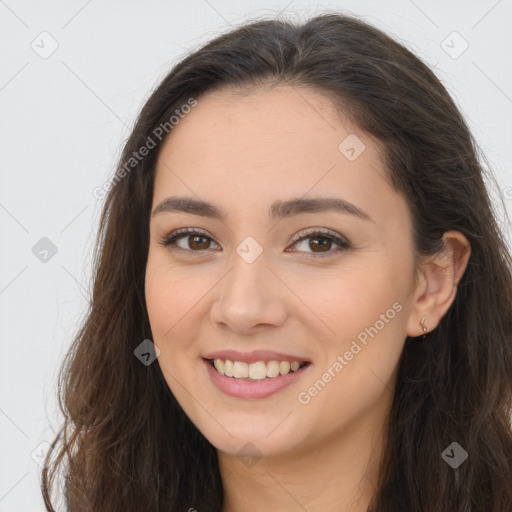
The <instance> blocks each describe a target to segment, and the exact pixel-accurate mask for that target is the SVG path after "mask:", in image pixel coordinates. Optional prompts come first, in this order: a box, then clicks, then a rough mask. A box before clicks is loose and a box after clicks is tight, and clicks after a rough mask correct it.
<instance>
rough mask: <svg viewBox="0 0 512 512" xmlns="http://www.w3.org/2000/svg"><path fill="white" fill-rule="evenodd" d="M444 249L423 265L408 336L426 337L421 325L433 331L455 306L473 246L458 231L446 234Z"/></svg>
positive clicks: (409, 321) (408, 326) (413, 301)
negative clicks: (459, 286) (454, 301)
mask: <svg viewBox="0 0 512 512" xmlns="http://www.w3.org/2000/svg"><path fill="white" fill-rule="evenodd" d="M443 246H444V248H443V250H442V252H441V253H439V254H436V255H435V256H433V257H432V258H430V259H428V261H426V262H424V263H422V264H421V268H420V271H419V276H418V282H417V284H416V287H415V292H414V293H415V294H414V298H413V300H412V309H411V314H410V316H409V319H408V322H407V329H406V333H407V336H410V337H415V336H421V335H423V334H425V332H424V331H423V328H422V325H420V322H421V321H422V319H425V320H424V324H423V325H425V327H426V328H427V332H430V331H432V330H434V329H435V328H436V327H437V326H438V324H439V322H440V321H441V319H442V318H443V316H444V314H445V313H446V312H447V311H448V309H449V308H450V306H451V305H452V302H453V300H454V299H455V295H456V294H457V284H458V283H459V281H460V279H461V278H462V275H463V274H464V271H465V270H466V266H467V263H468V260H469V257H470V255H471V244H470V243H469V241H468V239H467V238H466V237H465V236H464V235H463V234H462V233H460V232H459V231H447V232H445V233H444V235H443Z"/></svg>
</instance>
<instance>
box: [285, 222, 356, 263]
mask: <svg viewBox="0 0 512 512" xmlns="http://www.w3.org/2000/svg"><path fill="white" fill-rule="evenodd" d="M308 240H309V242H308ZM292 242H295V244H294V245H297V246H300V244H303V245H304V247H306V248H308V249H311V250H312V252H311V253H309V254H313V255H314V256H313V257H316V256H320V257H324V256H331V255H332V254H333V253H337V252H340V251H343V250H347V249H349V248H350V247H351V245H350V242H349V241H348V240H347V239H346V238H344V237H342V236H341V235H338V234H337V233H335V232H333V231H326V230H322V229H315V230H314V231H305V230H302V231H299V233H297V234H296V235H294V236H293V237H292ZM333 244H334V245H335V246H338V247H337V249H335V250H334V251H330V249H331V248H332V246H333ZM317 249H318V250H317ZM287 252H288V251H287ZM299 252H301V251H299ZM304 252H307V251H304ZM308 256H309V255H308Z"/></svg>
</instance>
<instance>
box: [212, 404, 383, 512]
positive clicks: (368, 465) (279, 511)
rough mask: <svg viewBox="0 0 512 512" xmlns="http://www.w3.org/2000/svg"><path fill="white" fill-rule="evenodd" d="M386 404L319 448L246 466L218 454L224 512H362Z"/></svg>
mask: <svg viewBox="0 0 512 512" xmlns="http://www.w3.org/2000/svg"><path fill="white" fill-rule="evenodd" d="M382 402H387V400H383V401H382ZM389 406H390V404H389V403H381V404H379V406H378V407H376V408H374V409H373V410H371V411H369V412H368V414H367V416H368V417H366V418H364V419H363V418H359V419H358V421H355V422H353V423H352V424H351V425H347V426H345V427H344V428H343V431H342V432H340V431H336V432H334V433H333V434H332V435H331V437H330V438H328V439H326V438H323V439H322V442H321V445H320V444H316V445H311V446H308V447H302V448H301V449H297V450H294V451H293V453H286V454H281V455H278V456H272V457H262V458H260V459H258V460H257V461H255V462H254V461H253V463H252V464H249V465H248V464H247V462H246V463H245V464H244V461H243V460H241V459H240V458H239V457H237V456H236V455H231V454H227V453H223V452H220V451H219V452H218V459H219V468H220V472H221V476H222V481H223V486H224V503H223V508H222V512H239V511H241V510H251V512H268V511H269V510H272V511H275V512H289V511H290V510H298V511H300V510H307V511H308V512H320V511H321V512H331V511H332V512H334V511H336V512H339V511H343V512H366V511H367V509H368V506H369V504H370V502H371V500H372V498H373V496H374V494H375V492H376V487H377V481H378V476H379V468H380V466H381V463H382V452H383V448H384V444H385V440H386V436H387V418H388V414H387V413H388V412H389ZM383 412H384V413H385V414H383Z"/></svg>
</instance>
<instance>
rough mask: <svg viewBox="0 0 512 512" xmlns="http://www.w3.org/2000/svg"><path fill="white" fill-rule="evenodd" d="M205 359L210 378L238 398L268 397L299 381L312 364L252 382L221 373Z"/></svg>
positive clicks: (230, 394) (218, 386) (224, 391)
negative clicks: (285, 373)
mask: <svg viewBox="0 0 512 512" xmlns="http://www.w3.org/2000/svg"><path fill="white" fill-rule="evenodd" d="M203 361H204V364H205V365H206V369H207V370H208V372H209V374H210V378H211V379H212V381H213V383H214V384H215V385H216V386H217V388H219V389H220V390H221V391H222V392H223V393H225V394H226V395H229V396H234V397H236V398H268V397H269V396H272V395H274V394H276V393H277V392H278V391H281V390H282V389H284V388H285V387H286V386H289V385H290V384H292V383H293V382H295V381H297V379H300V378H301V376H302V375H304V373H306V372H307V371H308V369H309V367H310V366H311V363H310V364H307V365H305V366H303V367H302V368H300V369H299V370H297V371H296V372H291V373H288V374H287V375H279V377H271V378H267V379H265V380H260V381H253V382H251V381H248V380H241V379H234V378H233V377H226V376H225V375H221V374H220V373H219V372H218V371H217V370H216V369H215V368H214V367H213V366H212V365H211V364H210V362H209V361H208V360H206V359H203Z"/></svg>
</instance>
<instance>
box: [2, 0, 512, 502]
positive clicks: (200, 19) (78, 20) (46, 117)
mask: <svg viewBox="0 0 512 512" xmlns="http://www.w3.org/2000/svg"><path fill="white" fill-rule="evenodd" d="M333 10H339V11H343V12H347V13H352V14H355V15H357V16H360V17H362V18H363V19H365V20H367V21H369V22H371V23H373V24H375V25H376V26H377V27H380V28H382V29H384V30H385V31H387V32H388V33H390V34H391V35H394V36H395V37H396V38H398V40H399V41H401V42H402V43H403V44H405V45H406V46H407V47H408V48H410V49H411V50H413V51H414V52H415V53H416V54H417V55H418V56H419V57H420V58H422V59H423V60H424V61H425V62H427V63H428V64H429V65H430V66H431V67H432V68H434V71H435V73H436V74H437V76H438V77H439V78H440V79H441V80H442V82H443V83H444V84H445V86H446V87H447V88H448V90H449V91H450V93H451V94H452V96H453V97H454V99H455V101H456V103H457V105H458V106H459V107H460V109H461V110H462V112H463V114H464V115H465V117H466V119H467V120H468V123H469V126H470V128H471V129H472V131H473V133H474V135H475V137H476V139H477V142H478V144H479V145H480V147H481V148H482V150H483V151H484V153H485V155H486V156H487V159H488V162H489V165H490V167H491V168H492V169H493V171H494V173H495V175H496V177H497V180H498V183H497V188H496V190H494V191H491V193H492V194H493V196H494V195H495V194H496V191H497V190H501V192H502V193H503V194H504V196H505V199H506V200H505V205H506V206H505V208H506V210H508V212H509V215H512V173H511V168H512V167H511V165H512V164H511V162H512V144H511V133H512V116H511V113H512V66H510V61H509V60H508V57H507V55H509V53H510V48H512V31H511V30H510V26H511V21H512V19H511V18H512V1H511V0H501V1H497V0H472V1H469V0H459V1H450V2H446V1H441V0H438V1H432V0H429V1H426V0H415V1H412V0H385V1H378V0H372V1H361V0H357V1H338V2H312V1H310V2H307V1H300V0H295V1H290V0H285V1H274V2H271V1H262V0H260V1H245V2H241V1H235V0H190V1H188V2H184V1H183V0H181V1H176V2H175V1H167V2H164V1H156V0H151V1H147V0H146V1H139V2H135V1H127V0H124V1H121V0H115V1H114V0H110V1H100V0H89V1H87V0H79V1H78V0H76V1H70V0H68V1H45V2H42V1H23V0H5V1H0V39H1V41H0V47H1V48H2V52H1V54H0V64H1V65H0V113H1V114H0V140H1V182H0V223H1V224H0V225H1V229H2V236H1V237H0V243H1V246H0V258H1V261H0V308H1V309H0V311H1V322H0V341H1V357H0V393H1V394H0V512H29V511H43V510H45V508H44V506H43V502H42V498H41V493H40V490H39V474H40V470H41V467H40V462H41V453H42V449H44V448H45V447H46V446H47V445H46V443H48V442H49V441H51V440H53V437H54V434H55V432H56V431H57V428H58V426H59V423H60V419H61V418H60V415H59V413H58V408H57V398H56V384H57V380H56V379H57V370H58V368H59V366H60V364H61V361H62V358H63V356H64V353H65V352H66V350H67V348H68V347H69V345H70V343H71V340H72V338H73V336H74V335H75V334H76V331H77V329H78V327H79V325H80V322H81V321H82V320H83V317H84V314H85V311H86V307H87V304H88V297H89V290H90V286H91V272H90V271H91V256H92V248H93V243H94V237H95V234H96V230H97V222H98V219H99V214H100V211H101V207H102V201H101V200H97V199H96V198H95V197H94V196H93V193H92V192H93V190H94V188H95V187H97V186H100V185H102V184H103V183H104V182H105V181H106V180H107V179H108V178H109V177H110V176H112V173H113V172H114V170H115V167H116V162H117V159H118V157H119V154H120V151H121V147H122V144H123V142H124V141H125V140H126V138H127V136H128V134H129V132H130V129H131V127H132V126H133V123H134V121H135V118H136V116H137V114H138V112H139V109H140V108H141V106H142V104H143V103H144V101H145V99H147V98H148V96H149V94H150V92H151V91H152V90H153V88H154V87H155V86H156V84H157V83H158V82H159V80H160V79H162V78H163V76H164V75H165V74H166V73H167V72H168V71H169V70H170V68H171V67H172V65H173V64H175V63H176V62H177V61H178V60H179V59H180V58H181V57H183V56H184V55H185V53H187V52H189V51H191V50H192V49H195V48H197V47H198V46H199V45H200V44H201V43H203V42H205V41H207V40H209V39H211V38H213V37H215V36H216V35H218V34H219V33H220V32H224V31H226V30H228V29H229V28H231V27H234V26H236V25H237V24H239V23H241V22H243V21H245V20H249V19H252V18H260V17H270V16H277V15H279V16H281V17H283V18H284V19H291V20H301V19H304V18H307V17H310V16H312V15H314V14H319V13H321V12H325V11H333ZM497 208H499V206H498V207H497ZM502 214H503V211H502V213H501V214H500V213H499V212H498V215H502ZM509 236H510V235H509ZM44 251H47V252H44Z"/></svg>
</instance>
